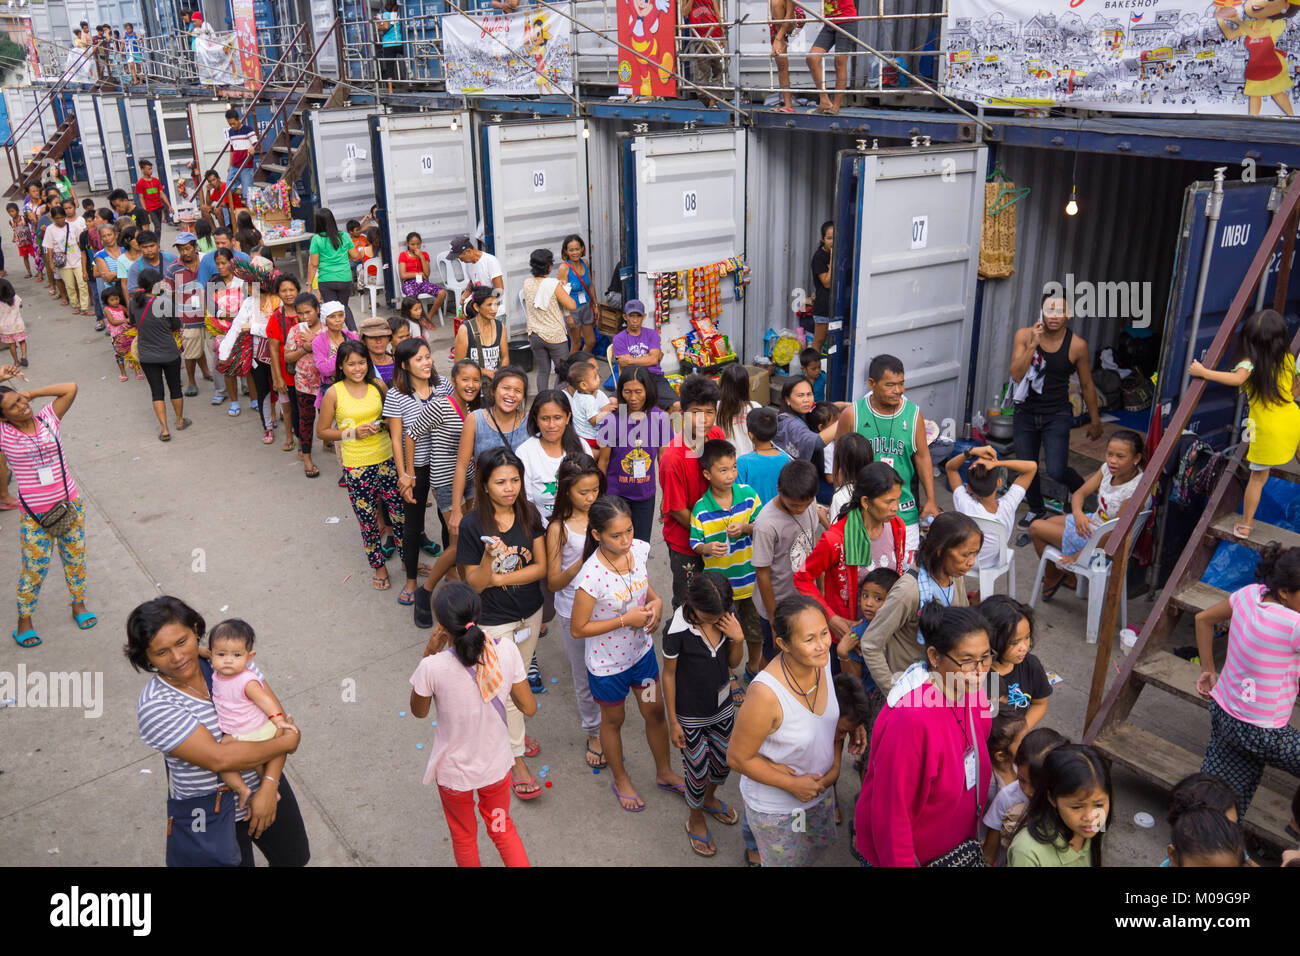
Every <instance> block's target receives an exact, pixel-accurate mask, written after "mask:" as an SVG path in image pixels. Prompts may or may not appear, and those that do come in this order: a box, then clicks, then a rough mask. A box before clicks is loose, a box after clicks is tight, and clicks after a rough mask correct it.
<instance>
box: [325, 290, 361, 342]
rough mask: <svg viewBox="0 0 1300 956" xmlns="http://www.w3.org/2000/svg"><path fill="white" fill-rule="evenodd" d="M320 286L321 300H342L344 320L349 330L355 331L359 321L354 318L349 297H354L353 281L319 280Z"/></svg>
mask: <svg viewBox="0 0 1300 956" xmlns="http://www.w3.org/2000/svg"><path fill="white" fill-rule="evenodd" d="M317 285H318V286H319V287H320V300H321V302H340V303H342V304H343V314H344V316H345V319H344V322H345V324H346V325H347V327H348V331H350V332H355V331H356V330H357V323H356V321H355V320H354V319H353V318H352V308H351V307H350V306H349V305H348V299H350V298H352V283H351V282H317Z"/></svg>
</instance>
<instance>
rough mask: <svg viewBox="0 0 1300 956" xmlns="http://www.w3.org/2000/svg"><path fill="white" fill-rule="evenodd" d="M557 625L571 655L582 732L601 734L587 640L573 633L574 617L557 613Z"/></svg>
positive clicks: (574, 691)
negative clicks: (588, 667) (591, 679)
mask: <svg viewBox="0 0 1300 956" xmlns="http://www.w3.org/2000/svg"><path fill="white" fill-rule="evenodd" d="M556 619H557V620H556V626H557V627H558V628H559V630H558V632H557V633H559V635H560V640H562V641H563V642H564V653H566V654H568V655H569V670H570V671H571V672H572V674H573V693H574V695H575V696H576V697H577V698H578V719H579V720H580V721H581V722H582V732H583V733H584V734H586V735H587V736H588V737H599V736H600V705H599V704H598V703H596V701H595V698H593V697H592V696H591V682H590V681H588V680H587V642H586V641H585V640H576V639H575V638H574V637H573V634H572V630H571V628H572V623H571V622H572V618H569V617H565V616H564V615H563V614H559V613H558V612H557V613H556Z"/></svg>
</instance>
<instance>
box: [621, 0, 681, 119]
mask: <svg viewBox="0 0 1300 956" xmlns="http://www.w3.org/2000/svg"><path fill="white" fill-rule="evenodd" d="M676 7H677V4H676V0H618V42H619V49H618V91H619V93H626V94H630V95H632V96H665V97H673V96H676V95H677V77H675V76H673V73H674V72H676V71H677V70H678V67H677V34H676V26H677V9H676Z"/></svg>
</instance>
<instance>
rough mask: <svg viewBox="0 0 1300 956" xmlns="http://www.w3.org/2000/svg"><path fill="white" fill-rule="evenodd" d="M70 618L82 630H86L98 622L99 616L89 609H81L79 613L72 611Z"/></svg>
mask: <svg viewBox="0 0 1300 956" xmlns="http://www.w3.org/2000/svg"><path fill="white" fill-rule="evenodd" d="M72 619H73V620H74V621H76V622H77V627H78V628H79V629H80V630H83V631H88V630H90V629H91V628H92V627H94V626H95V625H96V624H98V623H99V618H97V617H96V616H95V615H94V613H93V612H91V611H82V612H81V613H80V614H75V613H74V614H73V615H72Z"/></svg>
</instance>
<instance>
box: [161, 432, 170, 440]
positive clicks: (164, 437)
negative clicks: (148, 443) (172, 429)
mask: <svg viewBox="0 0 1300 956" xmlns="http://www.w3.org/2000/svg"><path fill="white" fill-rule="evenodd" d="M158 440H159V441H171V440H172V436H171V435H170V434H169V433H167V432H159V433H158Z"/></svg>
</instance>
